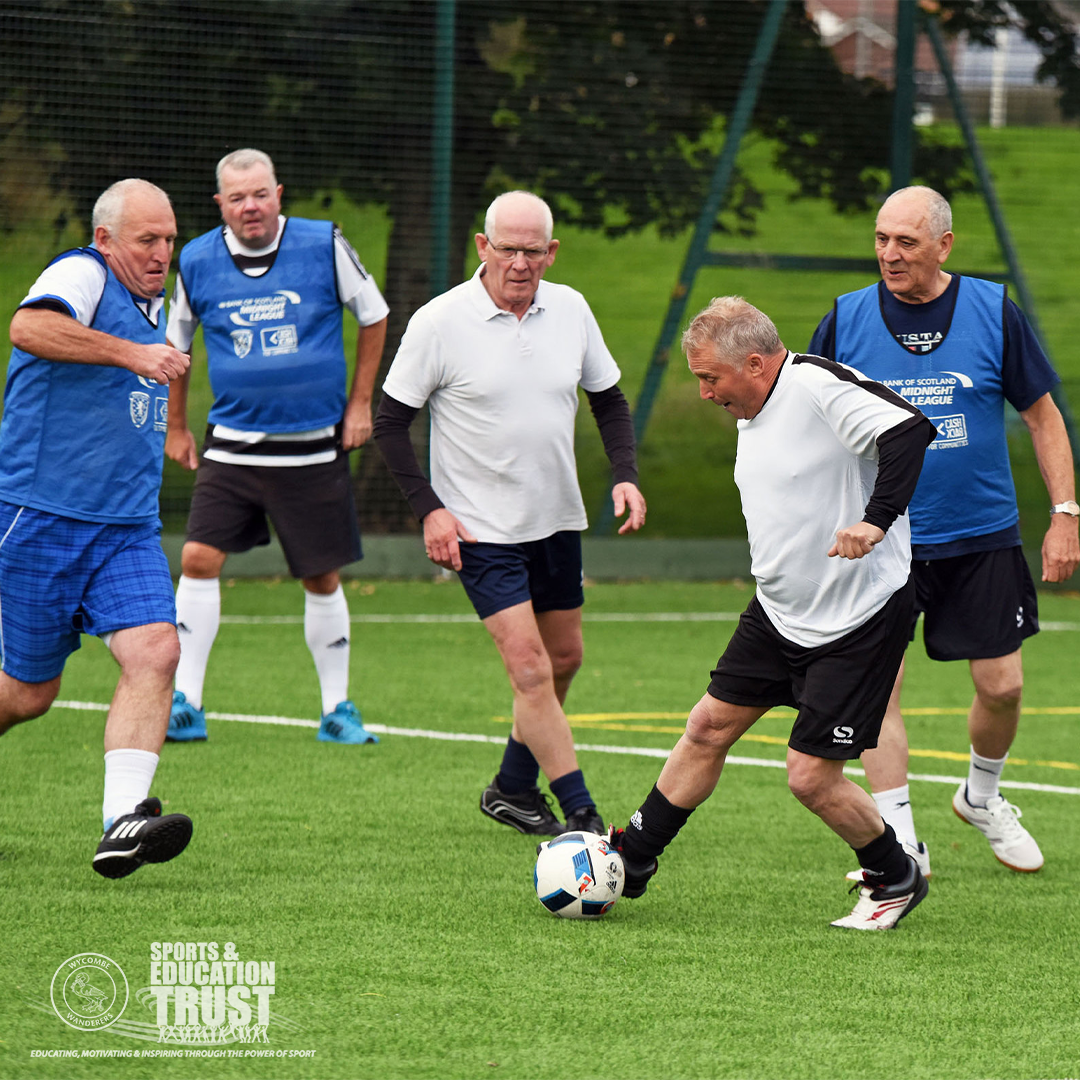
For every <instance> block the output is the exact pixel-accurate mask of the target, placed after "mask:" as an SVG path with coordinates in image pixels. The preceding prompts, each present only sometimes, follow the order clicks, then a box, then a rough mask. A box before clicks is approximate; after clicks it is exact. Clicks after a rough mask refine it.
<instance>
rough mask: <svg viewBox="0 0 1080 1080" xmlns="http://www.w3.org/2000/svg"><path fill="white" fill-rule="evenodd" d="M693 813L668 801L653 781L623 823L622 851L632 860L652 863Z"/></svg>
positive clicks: (633, 861)
mask: <svg viewBox="0 0 1080 1080" xmlns="http://www.w3.org/2000/svg"><path fill="white" fill-rule="evenodd" d="M693 812H694V811H693V810H684V809H683V808H682V807H681V806H674V805H673V804H672V803H669V802H668V801H667V799H665V798H664V796H663V795H661V794H660V789H659V788H658V787H657V786H656V785H655V784H653V789H652V791H650V792H649V795H648V797H647V798H646V800H645V801H644V802H643V803H642V804H641V809H640V810H638V811H636V813H635V814H634V816H633V817H632V818H631V819H630V824H629V825H627V826H626V833H625V835H624V836H623V854H624V855H625V856H626V858H627V859H628V861H630V862H632V863H649V862H652V860H653V859H655V858H656V857H657V856H658V855H659V854H660V853H661V852H662V851H663V850H664V848H666V847H667V846H668V844H669V843H670V842H671V841H672V840H674V839H675V836H676V835H677V833H678V831H679V830H680V829H681V828H682V827H683V826H684V825H685V824H686V819H687V818H688V817H689V816H690V815H691V814H692V813H693Z"/></svg>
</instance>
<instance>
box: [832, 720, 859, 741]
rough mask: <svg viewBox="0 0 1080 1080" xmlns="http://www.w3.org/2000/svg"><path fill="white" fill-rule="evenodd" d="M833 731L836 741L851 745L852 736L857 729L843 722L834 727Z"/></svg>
mask: <svg viewBox="0 0 1080 1080" xmlns="http://www.w3.org/2000/svg"><path fill="white" fill-rule="evenodd" d="M832 733H833V742H834V743H843V744H844V745H845V746H850V745H851V742H852V738H851V737H852V735H854V734H855V729H854V728H850V727H848V726H847V725H846V724H842V725H841V726H840V727H834V728H833V729H832Z"/></svg>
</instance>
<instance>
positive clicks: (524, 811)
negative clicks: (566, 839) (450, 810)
mask: <svg viewBox="0 0 1080 1080" xmlns="http://www.w3.org/2000/svg"><path fill="white" fill-rule="evenodd" d="M480 809H481V810H482V811H483V812H484V813H485V814H487V816H488V817H489V818H494V819H495V820H496V821H500V822H502V824H503V825H509V826H510V828H512V829H517V831H518V832H522V833H531V834H532V835H533V836H558V835H559V834H560V833H561V832H562V831H563V823H562V822H561V821H560V820H559V819H558V818H557V817H556V816H555V815H554V814H553V813H552V812H551V806H550V802H549V799H548V796H547V795H545V794H544V793H543V792H542V791H541V790H540V789H539V788H537V787H534V788H529V790H528V791H523V792H521V793H520V794H518V795H507V794H506V793H505V792H503V791H501V790H500V789H499V784H498V777H496V778H495V779H494V780H492V781H491V783H490V784H488V786H487V787H486V788H484V793H483V794H482V795H481V796H480Z"/></svg>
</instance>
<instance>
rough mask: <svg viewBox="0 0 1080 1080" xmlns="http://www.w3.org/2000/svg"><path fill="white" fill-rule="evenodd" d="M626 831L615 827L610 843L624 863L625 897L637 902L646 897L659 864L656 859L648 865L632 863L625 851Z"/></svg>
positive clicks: (612, 830)
mask: <svg viewBox="0 0 1080 1080" xmlns="http://www.w3.org/2000/svg"><path fill="white" fill-rule="evenodd" d="M625 835H626V830H625V829H616V828H615V826H614V825H612V826H611V828H610V829H609V830H608V843H609V844H610V845H611V846H612V847H613V848H614V849H615V850H616V851H617V852H618V853H619V854H620V855H621V856H622V861H623V872H624V877H623V892H622V894H623V896H625V897H626V898H627V899H628V900H636V899H637V898H638V897H639V896H644V895H645V890H646V889H647V888H648V887H649V878H651V877H652V876H653V874H655V873H656V871H657V869H658V867H659V863H658V862H657V861H656V859H653V860H652V861H651V862H647V863H635V862H631V861H630V860H629V859H627V857H626V853H625V852H624V851H623V837H624V836H625Z"/></svg>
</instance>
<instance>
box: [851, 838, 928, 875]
mask: <svg viewBox="0 0 1080 1080" xmlns="http://www.w3.org/2000/svg"><path fill="white" fill-rule="evenodd" d="M900 846H901V847H902V848H903V849H904V851H905V852H907V854H908V855H910V856H911V857H912V858H913V859H914V860H915V863H916V865H917V866H918V867H919V873H920V874H922V876H923V877H924V878H926V880H927V881H929V880H930V852H929V851H927V849H926V845H925V844H924V843H923V842H922V841H921V840H920V841H919V842H918V844H917V845H916V846H915V847H912V846H911V844H901V845H900ZM845 877H846V878H847V879H848V881H862V879H863V876H862V867H859V869H858V870H849V871H848V872H847V874H846V875H845Z"/></svg>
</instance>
